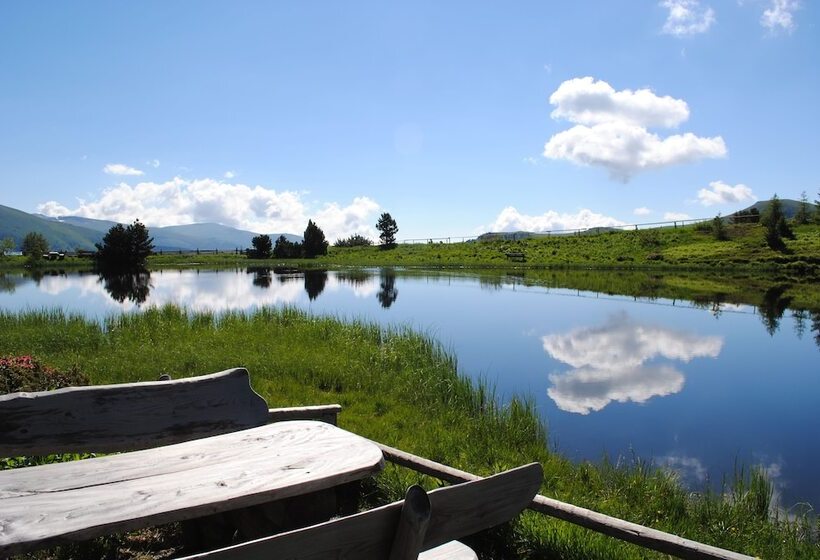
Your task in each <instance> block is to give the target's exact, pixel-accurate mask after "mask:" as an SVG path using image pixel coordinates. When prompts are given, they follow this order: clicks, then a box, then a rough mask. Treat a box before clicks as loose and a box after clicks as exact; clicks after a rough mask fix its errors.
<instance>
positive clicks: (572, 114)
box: [544, 77, 726, 182]
mask: <svg viewBox="0 0 820 560" xmlns="http://www.w3.org/2000/svg"><path fill="white" fill-rule="evenodd" d="M550 103H551V104H553V105H555V106H556V108H555V110H554V111H553V112H552V117H553V118H555V119H558V118H563V119H567V120H569V121H571V122H573V123H577V124H576V126H573V127H572V128H570V129H568V130H564V131H562V132H559V133H557V134H555V135H554V136H553V137H552V138H550V139H549V141H548V142H547V143H546V145H545V146H544V157H546V158H549V159H563V160H567V161H569V162H572V163H574V164H576V165H583V166H588V165H594V166H600V167H603V168H604V169H606V170H607V171H609V174H610V177H612V178H613V179H617V180H621V181H624V182H626V181H628V180H629V179H630V178H631V177H632V176H633V175H634V174H636V173H638V172H641V171H645V170H649V169H657V168H662V167H667V166H670V165H677V164H682V163H689V162H693V161H697V160H700V159H703V158H718V157H723V156H725V155H726V144H725V143H724V141H723V138H722V137H720V136H715V137H712V138H702V137H699V136H696V135H694V134H692V133H690V132H687V133H684V134H675V135H671V136H667V137H665V138H661V137H660V136H659V135H658V134H656V133H654V132H650V131H649V130H648V128H649V127H658V126H660V127H666V128H670V127H675V126H677V125H679V124H680V123H682V122H684V121H686V119H688V118H689V107H688V105H687V104H686V102H685V101H683V100H681V99H673V98H671V97H669V96H664V97H659V96H657V95H655V94H654V93H653V92H652V91H651V90H648V89H641V90H637V91H631V90H623V91H615V89H613V88H612V87H611V86H610V85H609V84H608V83H606V82H604V81H601V80H595V79H594V78H591V77H586V78H575V79H572V80H568V81H565V82H564V83H562V84H561V85H560V86H559V87H558V89H557V90H556V91H555V92H554V93H553V94H552V95H551V96H550Z"/></svg>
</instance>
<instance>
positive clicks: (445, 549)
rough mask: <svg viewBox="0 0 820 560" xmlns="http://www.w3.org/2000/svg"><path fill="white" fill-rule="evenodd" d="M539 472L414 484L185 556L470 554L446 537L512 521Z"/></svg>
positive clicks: (203, 559)
mask: <svg viewBox="0 0 820 560" xmlns="http://www.w3.org/2000/svg"><path fill="white" fill-rule="evenodd" d="M542 477H543V472H542V469H541V465H539V464H538V463H532V464H530V465H526V466H523V467H519V468H517V469H512V470H509V471H506V472H503V473H501V474H497V475H495V476H491V477H489V478H484V479H481V480H477V481H474V482H467V483H463V484H458V485H455V486H449V487H446V488H440V489H438V490H433V491H432V492H430V493H427V492H425V491H424V490H423V489H422V488H421V487H418V486H413V487H411V488H410V489H409V490H408V492H407V496H406V497H405V500H404V501H403V502H395V503H393V504H390V505H387V506H383V507H380V508H377V509H373V510H370V511H366V512H364V513H360V514H357V515H352V516H350V517H343V518H340V519H335V520H332V521H328V522H326V523H321V524H318V525H314V526H311V527H306V528H304V529H297V530H295V531H290V532H287V533H282V534H279V535H274V536H272V537H266V538H262V539H258V540H255V541H251V542H246V543H242V544H238V545H235V546H231V547H227V548H223V549H220V550H216V551H211V552H206V553H202V554H198V555H195V556H189V557H187V558H185V560H238V559H240V558H241V559H243V560H263V559H271V558H276V559H277V560H287V559H302V558H311V559H318V558H344V559H345V560H374V559H385V560H387V559H390V560H403V559H411V558H417V557H418V558H420V559H423V560H436V559H444V558H447V559H450V560H453V559H463V558H475V554H474V553H473V552H472V550H470V549H469V548H468V547H466V546H464V545H462V544H460V543H458V542H454V541H453V539H456V538H461V537H464V536H466V535H471V534H473V533H476V532H478V531H481V530H483V529H488V528H490V527H493V526H496V525H499V524H501V523H504V522H506V521H509V520H510V519H512V518H513V517H514V516H515V515H517V514H518V513H519V512H521V511H522V510H523V509H524V508H526V507H527V505H528V504H529V503H530V501H531V500H532V498H533V496H535V494H536V493H537V492H538V489H539V488H540V486H541V479H542ZM422 551H427V552H422ZM420 552H422V554H421V555H420V554H419V553H420Z"/></svg>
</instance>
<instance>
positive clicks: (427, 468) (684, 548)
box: [374, 442, 753, 560]
mask: <svg viewBox="0 0 820 560" xmlns="http://www.w3.org/2000/svg"><path fill="white" fill-rule="evenodd" d="M374 443H376V442H374ZM376 445H378V446H379V448H380V449H381V450H382V452H383V453H384V456H385V458H386V459H387V460H389V461H391V462H393V463H396V464H397V465H402V466H405V467H408V468H411V469H413V470H415V471H418V472H421V473H424V474H427V475H430V476H434V477H436V478H439V479H441V480H446V481H448V482H452V483H459V482H465V481H473V480H482V479H481V477H479V476H476V475H474V474H472V473H468V472H466V471H462V470H459V469H455V468H453V467H449V466H447V465H442V464H441V463H436V462H435V461H430V460H429V459H425V458H424V457H419V456H417V455H413V454H412V453H407V452H406V451H402V450H400V449H395V448H393V447H389V446H387V445H384V444H381V443H376ZM528 507H529V509H532V510H535V511H538V512H541V513H544V514H546V515H549V516H551V517H557V518H559V519H563V520H564V521H569V522H570V523H574V524H576V525H580V526H582V527H586V528H587V529H592V530H593V531H597V532H599V533H603V534H605V535H609V536H611V537H614V538H616V539H620V540H623V541H627V542H631V543H633V544H637V545H638V546H641V547H643V548H648V549H650V550H656V551H658V552H663V553H665V554H671V555H673V556H677V557H678V558H685V559H695V560H753V557H752V556H747V555H745V554H740V553H737V552H732V551H731V550H725V549H722V548H718V547H716V546H711V545H708V544H703V543H700V542H697V541H693V540H690V539H685V538H682V537H678V536H676V535H672V534H670V533H665V532H663V531H658V530H657V529H651V528H649V527H644V526H643V525H638V524H637V523H631V522H629V521H624V520H622V519H618V518H616V517H611V516H609V515H604V514H602V513H598V512H595V511H592V510H589V509H585V508H581V507H578V506H574V505H572V504H567V503H565V502H561V501H559V500H555V499H552V498H547V497H546V496H542V495H540V494H539V495H537V496H535V498H534V499H533V501H532V503H530V504H529V506H528Z"/></svg>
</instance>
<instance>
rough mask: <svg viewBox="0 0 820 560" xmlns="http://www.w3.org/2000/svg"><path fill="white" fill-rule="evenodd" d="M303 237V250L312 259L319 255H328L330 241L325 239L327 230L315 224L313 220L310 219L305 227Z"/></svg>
mask: <svg viewBox="0 0 820 560" xmlns="http://www.w3.org/2000/svg"><path fill="white" fill-rule="evenodd" d="M303 237H304V241H303V243H302V251H303V252H304V254H305V257H307V258H309V259H312V258H313V257H315V256H317V255H327V245H328V243H327V240H326V239H325V232H323V231H322V229H321V228H320V227H319V226H317V225H316V224H314V223H313V221H312V220H308V225H307V227H306V228H305V233H304V235H303Z"/></svg>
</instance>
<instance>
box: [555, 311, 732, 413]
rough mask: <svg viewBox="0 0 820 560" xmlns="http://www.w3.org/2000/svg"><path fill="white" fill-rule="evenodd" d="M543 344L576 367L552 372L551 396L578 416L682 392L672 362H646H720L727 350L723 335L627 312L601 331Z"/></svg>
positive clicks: (582, 331)
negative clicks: (644, 321) (642, 320)
mask: <svg viewBox="0 0 820 560" xmlns="http://www.w3.org/2000/svg"><path fill="white" fill-rule="evenodd" d="M542 342H543V346H544V350H545V351H546V352H547V353H548V354H549V355H550V356H551V357H552V358H554V359H556V360H559V361H561V362H563V363H565V364H567V365H569V366H571V367H572V368H574V369H572V370H569V371H568V372H564V373H556V374H551V375H550V376H549V380H550V383H551V386H550V388H549V389H548V390H547V394H548V395H549V396H550V398H551V399H552V400H553V401H554V402H555V404H556V405H557V406H558V407H559V408H560V409H561V410H566V411H567V412H575V413H578V414H589V413H590V412H593V411H597V410H601V409H603V408H604V407H605V406H607V405H608V404H609V403H611V402H612V401H618V402H628V401H632V402H638V403H643V402H646V401H648V400H649V399H650V398H652V397H654V396H665V395H670V394H673V393H677V392H678V391H680V390H681V389H682V388H683V383H684V376H683V374H682V373H681V372H680V371H678V370H677V369H675V368H674V367H672V366H671V365H669V364H647V363H646V362H648V361H650V360H653V359H657V358H665V359H667V360H678V361H682V362H689V361H691V360H692V359H694V358H698V357H711V358H716V357H717V356H718V354H720V351H721V349H722V348H723V339H722V338H721V337H717V336H698V335H695V334H691V333H687V332H684V331H678V330H673V329H669V328H665V327H659V326H649V325H641V324H639V323H636V322H634V321H633V320H632V319H631V318H630V317H629V316H628V315H627V314H626V313H621V314H618V315H615V316H612V317H610V319H609V320H608V321H607V322H606V323H605V324H604V325H603V326H600V327H590V328H584V329H577V330H573V331H571V332H569V333H567V334H553V335H547V336H545V337H543V339H542Z"/></svg>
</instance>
